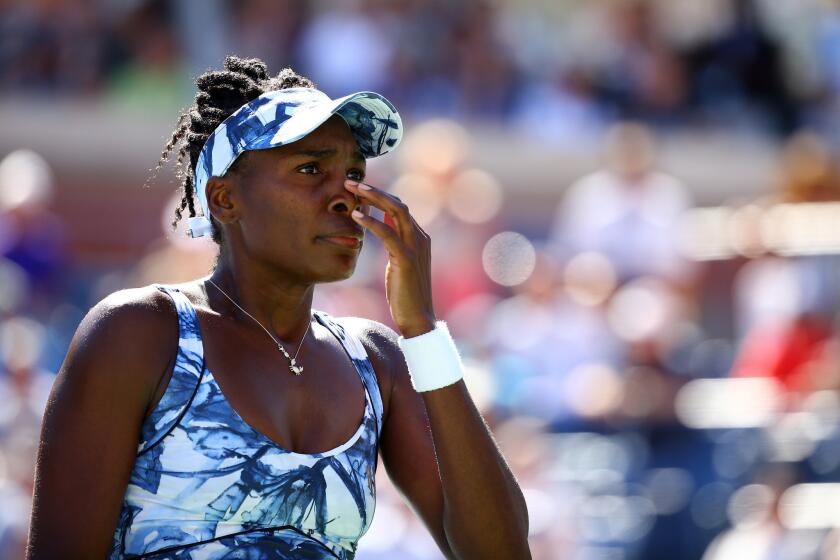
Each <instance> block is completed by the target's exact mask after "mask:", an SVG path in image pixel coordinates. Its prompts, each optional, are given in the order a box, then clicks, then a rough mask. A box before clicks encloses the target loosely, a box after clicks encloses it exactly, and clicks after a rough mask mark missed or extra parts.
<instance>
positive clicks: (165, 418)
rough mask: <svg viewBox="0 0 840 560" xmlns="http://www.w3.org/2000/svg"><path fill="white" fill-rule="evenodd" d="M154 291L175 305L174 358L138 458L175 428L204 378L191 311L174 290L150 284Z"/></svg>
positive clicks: (144, 428) (200, 346)
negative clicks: (176, 315) (175, 343)
mask: <svg viewBox="0 0 840 560" xmlns="http://www.w3.org/2000/svg"><path fill="white" fill-rule="evenodd" d="M154 287H155V288H157V289H158V290H160V291H161V292H163V293H165V294H167V295H168V296H169V297H170V298H171V299H172V301H173V302H174V304H175V310H176V312H177V314H178V354H177V355H176V357H175V365H174V367H173V369H172V376H171V378H170V379H169V384H168V385H167V387H166V391H165V392H164V394H163V396H162V397H161V399H160V402H158V404H157V406H156V407H155V408H154V410H153V411H152V412H151V414H150V415H149V416H148V418H146V420H145V422H143V426H142V428H141V434H140V436H141V437H140V445H139V447H138V450H137V453H138V454H142V453H145V452H147V451H149V450H150V449H152V448H153V447H154V446H156V445H157V444H158V443H159V442H160V441H162V440H163V438H164V437H166V436H167V435H168V434H169V433H170V432H171V431H172V429H173V428H174V427H175V426H176V425H177V424H178V422H179V421H180V420H181V418H182V417H183V415H184V413H185V412H186V411H187V409H188V408H189V406H190V404H191V403H192V401H193V398H194V397H195V393H196V391H197V390H198V387H199V384H200V383H201V379H202V377H203V375H204V344H203V343H202V340H201V330H200V329H199V326H198V315H197V314H196V311H195V307H193V304H192V303H191V302H190V300H189V299H188V298H187V296H185V295H184V293H183V292H181V291H180V290H179V289H178V288H175V287H172V286H164V285H161V284H154Z"/></svg>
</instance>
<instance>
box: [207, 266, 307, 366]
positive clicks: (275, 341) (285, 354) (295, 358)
mask: <svg viewBox="0 0 840 560" xmlns="http://www.w3.org/2000/svg"><path fill="white" fill-rule="evenodd" d="M207 281H208V282H210V283H211V284H213V286H214V287H215V288H216V289H217V290H219V291H220V292H222V295H223V296H225V297H226V298H228V299H229V300H230V302H231V303H232V304H233V305H235V306H236V307H237V309H239V310H240V311H241V312H242V313H244V314H245V315H247V316H248V317H250V318H251V319H253V320H254V322H255V323H256V324H258V325H259V326H260V327H261V328H262V330H264V331H265V334H267V335H268V336H270V337H271V340H273V341H274V344H276V345H277V349H278V350H280V351H281V352H282V353H283V355H284V356H286V359H287V360H289V370H290V371H291V372H292V373H294V374H295V375H300V374H302V373H303V366H299V365H297V362H296V361H295V360H297V355H298V353H299V352H300V349H301V347H302V346H303V341H304V340H306V335H307V334H309V327H311V326H312V320H311V319H310V321H309V322H308V323H307V324H306V332H304V333H303V337H302V338H301V339H300V344H298V347H297V350H296V351H295V355H294V356H289V353H288V352H286V349H285V348H283V345H282V344H280V341H279V340H277V339H276V338H274V335H273V334H271V331H269V330H268V329H267V328H265V326H263V324H262V323H260V322H259V321H257V318H256V317H254V316H253V315H251V314H250V313H248V312H247V311H245V310H244V309H242V306H241V305H239V304H238V303H236V301H234V299H233V298H232V297H230V296H229V295H227V293H226V292H225V291H224V290H223V289H221V288H220V287H219V286H217V285H216V283H215V282H213V281H212V280H210V279H209V278H208V279H207Z"/></svg>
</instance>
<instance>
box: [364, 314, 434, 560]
mask: <svg viewBox="0 0 840 560" xmlns="http://www.w3.org/2000/svg"><path fill="white" fill-rule="evenodd" d="M366 323H367V327H366V328H365V329H364V330H363V331H362V332H363V333H364V336H363V340H364V341H365V346H366V348H367V351H368V355H369V357H370V359H371V362H372V363H373V367H374V369H375V370H376V371H377V372H381V373H379V375H378V378H379V379H380V388H381V389H382V391H383V395H382V398H383V402H384V403H385V405H386V406H385V419H384V421H383V429H382V436H381V438H380V442H379V451H380V454H381V456H382V462H383V464H384V465H385V469H386V471H387V472H388V476H389V478H390V479H391V481H392V482H393V484H394V486H395V487H396V488H397V490H399V491H400V493H401V494H402V495H403V497H404V498H405V499H406V501H407V502H408V503H409V505H410V506H411V508H412V509H413V510H414V511H415V513H417V515H418V516H419V517H420V519H422V520H423V523H424V524H425V525H426V527H427V528H428V530H429V532H430V533H431V535H432V537H433V538H434V539H435V542H437V544H438V546H439V547H440V549H441V551H442V552H443V553H444V554H446V555H447V557H448V556H449V555H450V552H449V544H448V542H447V540H446V534H445V532H444V528H443V491H442V489H441V482H440V474H439V472H438V465H437V459H436V458H435V449H434V444H433V442H432V432H431V428H430V427H429V419H428V416H427V415H426V406H425V404H424V403H423V398H422V396H421V395H420V393H418V392H417V391H415V390H414V387H412V386H411V380H410V377H409V375H408V367H407V366H406V364H405V359H404V358H403V355H402V351H401V350H400V349H399V346H398V344H397V336H398V335H397V334H396V333H395V332H394V331H392V330H391V329H389V328H387V327H385V326H383V325H380V324H378V323H373V322H366ZM386 384H387V386H383V385H386Z"/></svg>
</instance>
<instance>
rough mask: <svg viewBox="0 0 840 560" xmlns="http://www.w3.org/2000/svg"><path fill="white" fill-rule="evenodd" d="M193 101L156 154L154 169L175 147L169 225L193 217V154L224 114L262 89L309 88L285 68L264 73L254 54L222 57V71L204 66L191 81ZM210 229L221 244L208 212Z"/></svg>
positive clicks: (305, 80) (309, 83) (198, 151)
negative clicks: (176, 185) (176, 196)
mask: <svg viewBox="0 0 840 560" xmlns="http://www.w3.org/2000/svg"><path fill="white" fill-rule="evenodd" d="M195 85H196V87H197V91H196V95H195V103H194V104H193V105H192V106H191V107H189V108H187V109H186V110H185V111H184V112H183V113H181V115H180V116H179V117H178V121H177V124H176V125H175V130H174V132H173V133H172V136H171V137H170V138H169V140H168V141H167V142H166V145H165V146H164V148H163V151H162V152H161V154H160V160H159V161H158V164H157V167H156V168H155V171H158V170H159V169H160V168H161V167H162V166H163V164H164V163H166V162H167V161H168V160H169V159H170V156H171V154H172V153H174V152H175V150H176V149H177V154H178V156H177V159H176V160H175V174H176V176H177V177H178V179H180V180H181V186H180V189H179V190H180V192H181V193H182V194H183V196H182V197H181V201H180V203H179V204H178V206H177V207H176V208H175V219H174V220H173V221H172V227H173V228H174V227H175V226H176V225H177V224H178V222H179V221H180V220H181V218H182V217H183V214H184V211H185V210H187V211H188V212H189V216H190V217H192V216H195V215H196V208H195V206H196V198H195V166H196V164H197V163H198V156H199V155H200V154H201V149H202V148H203V147H204V144H205V142H207V139H208V138H209V137H210V134H211V133H212V132H213V131H214V130H216V128H217V127H218V126H219V125H220V124H222V121H224V120H225V119H226V118H228V117H229V116H230V115H231V114H233V113H234V112H235V111H236V110H237V109H239V108H240V107H242V106H243V105H245V104H246V103H248V102H250V101H253V100H254V99H256V98H257V97H259V96H260V95H262V94H263V93H265V92H267V91H275V90H280V89H287V88H293V87H309V88H311V87H315V85H314V84H313V83H312V81H311V80H310V79H308V78H305V77H303V76H301V75H299V74H297V73H295V71H294V70H292V69H291V68H284V69H283V70H281V71H280V73H279V74H277V75H276V76H272V77H270V76H269V75H268V74H267V71H266V65H265V63H264V62H263V61H262V60H260V59H258V58H239V57H236V56H228V57H227V58H225V64H224V69H223V70H210V71H208V72H205V73H204V74H202V75H200V76H198V77H197V78H196V79H195ZM209 218H210V223H211V225H212V228H213V241H215V242H216V243H219V244H220V243H221V242H222V235H221V229H220V228H219V224H218V222H216V220H215V219H214V218H213V217H212V216H209Z"/></svg>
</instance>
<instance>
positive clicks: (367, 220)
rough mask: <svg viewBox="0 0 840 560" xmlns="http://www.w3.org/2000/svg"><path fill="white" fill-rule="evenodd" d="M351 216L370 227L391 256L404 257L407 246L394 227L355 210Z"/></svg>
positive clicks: (367, 227)
mask: <svg viewBox="0 0 840 560" xmlns="http://www.w3.org/2000/svg"><path fill="white" fill-rule="evenodd" d="M350 216H351V217H352V218H353V219H354V220H355V221H356V223H358V224H359V225H361V226H362V227H364V228H365V229H369V230H370V231H372V232H373V234H374V235H375V236H376V237H378V238H379V239H381V240H382V244H383V245H385V250H387V251H388V254H389V255H390V256H391V257H404V256H405V253H406V246H405V243H403V241H402V239H401V238H400V236H399V235H398V234H397V232H396V231H395V230H394V228H392V227H390V226H388V225H387V224H384V223H382V222H380V221H379V220H377V219H376V218H374V217H372V216H369V215H367V214H364V213H363V212H359V211H358V210H353V212H352V214H350Z"/></svg>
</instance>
